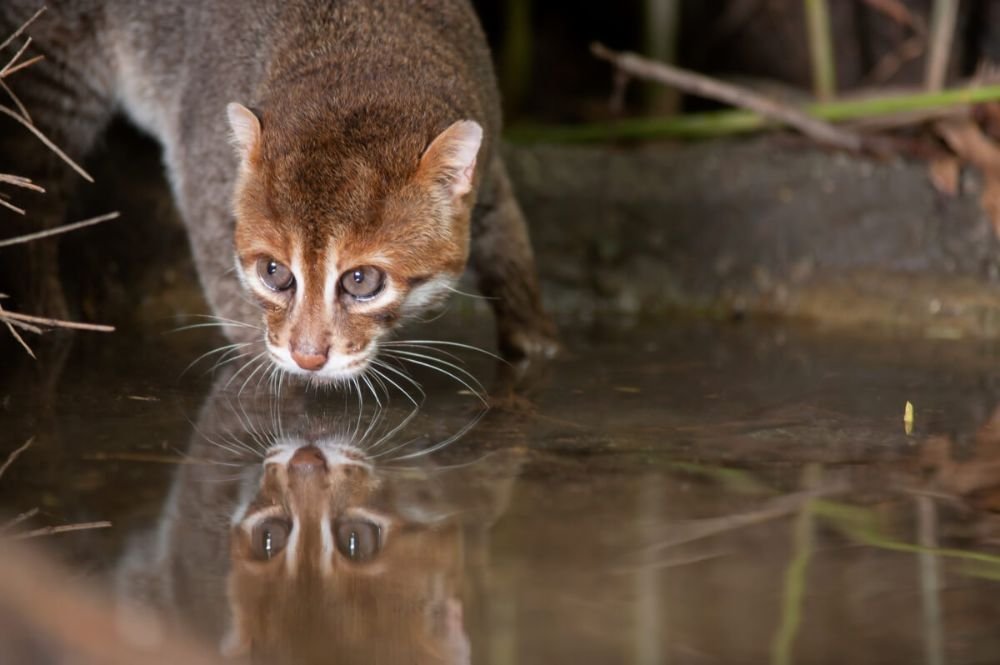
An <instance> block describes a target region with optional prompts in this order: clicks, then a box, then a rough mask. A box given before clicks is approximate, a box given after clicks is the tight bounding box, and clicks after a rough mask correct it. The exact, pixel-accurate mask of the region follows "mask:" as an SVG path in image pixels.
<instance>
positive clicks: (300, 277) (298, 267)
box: [288, 238, 307, 303]
mask: <svg viewBox="0 0 1000 665" xmlns="http://www.w3.org/2000/svg"><path fill="white" fill-rule="evenodd" d="M293 242H294V244H295V246H294V247H292V265H290V266H288V267H289V268H290V269H291V271H292V274H293V275H294V276H295V302H297V303H301V302H302V298H303V294H305V292H306V288H307V285H306V274H305V272H304V271H303V270H302V268H303V267H304V266H305V258H304V256H303V253H302V245H301V244H300V243H299V241H298V238H295V239H294V241H293Z"/></svg>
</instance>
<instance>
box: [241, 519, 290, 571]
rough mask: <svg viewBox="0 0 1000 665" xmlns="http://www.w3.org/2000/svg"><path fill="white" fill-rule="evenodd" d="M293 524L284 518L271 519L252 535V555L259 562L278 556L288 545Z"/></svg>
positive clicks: (265, 521) (264, 521)
mask: <svg viewBox="0 0 1000 665" xmlns="http://www.w3.org/2000/svg"><path fill="white" fill-rule="evenodd" d="M291 530H292V523H291V522H289V521H288V520H287V519H285V518H284V517H269V518H267V519H266V520H263V521H262V522H260V523H259V524H258V525H257V526H255V527H254V528H253V531H252V532H251V533H250V553H251V554H253V558H255V559H257V560H258V561H267V560H268V559H270V558H272V557H275V556H277V555H278V554H279V553H280V552H281V550H283V549H285V545H287V544H288V534H289V533H290V532H291Z"/></svg>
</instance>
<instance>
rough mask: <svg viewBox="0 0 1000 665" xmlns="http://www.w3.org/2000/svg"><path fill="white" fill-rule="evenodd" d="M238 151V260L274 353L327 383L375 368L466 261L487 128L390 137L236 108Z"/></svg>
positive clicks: (465, 123) (232, 117)
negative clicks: (385, 344) (367, 138)
mask: <svg viewBox="0 0 1000 665" xmlns="http://www.w3.org/2000/svg"><path fill="white" fill-rule="evenodd" d="M228 114H229V121H230V125H231V127H232V130H233V138H234V143H235V145H236V148H237V152H238V154H239V158H240V173H239V180H238V184H237V186H236V191H235V198H234V212H235V216H236V239H235V242H236V269H237V272H238V274H239V276H240V279H241V281H242V282H243V284H244V286H245V287H246V289H247V291H248V292H249V294H250V295H251V296H252V297H253V298H254V299H255V300H256V301H257V302H258V303H259V304H260V306H261V308H262V310H263V318H264V322H265V324H266V339H265V341H266V345H267V350H268V352H269V354H270V356H271V359H272V360H273V361H274V362H275V363H276V364H277V365H278V366H279V367H281V368H282V369H283V370H285V371H287V372H290V373H293V374H299V375H306V376H308V377H311V378H315V379H318V380H323V381H337V380H344V379H349V378H351V377H354V376H356V375H358V374H360V373H361V372H363V371H364V370H365V368H367V366H368V365H369V363H370V362H371V361H372V359H373V358H374V357H375V355H376V353H377V351H378V345H379V341H380V340H381V339H383V338H385V337H386V335H388V334H389V332H390V331H391V330H392V329H393V328H394V327H395V326H396V325H397V324H398V323H399V322H400V321H402V320H405V319H406V318H408V317H412V316H414V315H417V314H419V313H421V312H424V311H426V310H427V309H428V308H430V307H432V306H434V305H436V304H439V303H440V302H441V301H443V299H444V298H445V297H446V296H447V295H448V291H449V289H450V287H451V285H452V284H453V283H454V282H455V281H456V280H457V279H458V277H459V276H460V275H461V273H462V271H463V270H464V268H465V263H466V260H467V257H468V252H469V216H470V213H471V206H472V198H473V192H474V189H475V186H476V183H477V181H478V177H477V171H476V155H477V153H478V151H479V147H480V144H481V141H482V136H483V132H482V128H481V127H480V126H479V124H478V123H476V122H474V121H471V120H459V121H457V122H455V123H454V124H452V125H451V126H450V127H448V128H446V129H444V131H442V132H441V133H440V134H439V135H438V136H437V137H436V138H434V137H431V139H432V140H428V139H427V138H421V137H416V136H413V135H411V134H407V133H406V132H404V131H402V130H401V131H400V136H399V139H398V142H397V143H396V144H395V145H392V146H389V147H387V146H386V142H387V141H386V140H385V137H384V136H383V137H380V138H381V140H380V141H379V142H378V144H377V145H366V144H365V142H364V140H363V139H360V140H359V139H358V138H357V137H356V136H350V135H346V134H343V133H336V132H332V131H326V130H325V129H324V128H323V127H322V126H316V125H315V124H312V125H311V124H310V123H309V122H308V120H299V121H298V122H297V123H296V122H288V121H284V122H282V121H280V120H279V119H274V120H275V121H274V123H273V126H272V123H271V122H270V119H269V117H268V116H267V114H266V113H263V114H261V115H259V116H258V114H256V113H254V112H252V111H250V110H249V109H247V108H246V107H244V106H241V105H239V104H230V105H229V107H228Z"/></svg>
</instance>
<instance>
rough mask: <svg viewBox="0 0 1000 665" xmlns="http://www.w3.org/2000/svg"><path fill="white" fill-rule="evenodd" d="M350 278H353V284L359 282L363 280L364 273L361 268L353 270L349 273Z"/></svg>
mask: <svg viewBox="0 0 1000 665" xmlns="http://www.w3.org/2000/svg"><path fill="white" fill-rule="evenodd" d="M351 278H352V279H354V283H355V284H360V283H361V282H363V281H365V273H364V272H362V271H361V270H355V271H354V273H353V274H352V275H351Z"/></svg>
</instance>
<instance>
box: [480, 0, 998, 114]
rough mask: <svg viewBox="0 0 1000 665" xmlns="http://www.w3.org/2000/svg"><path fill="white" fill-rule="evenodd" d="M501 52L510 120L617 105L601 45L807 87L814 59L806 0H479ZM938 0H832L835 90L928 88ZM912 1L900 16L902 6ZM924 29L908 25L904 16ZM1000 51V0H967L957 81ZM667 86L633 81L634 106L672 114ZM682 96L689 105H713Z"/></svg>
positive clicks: (956, 45) (722, 73)
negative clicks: (651, 87)
mask: <svg viewBox="0 0 1000 665" xmlns="http://www.w3.org/2000/svg"><path fill="white" fill-rule="evenodd" d="M474 4H475V5H476V8H477V9H478V10H479V13H480V16H481V17H482V21H483V24H484V26H485V28H486V31H487V34H488V36H489V39H490V43H491V46H492V47H493V50H494V53H495V54H496V60H497V67H498V71H499V74H500V78H501V83H502V87H503V90H504V96H505V104H506V106H507V108H506V111H507V117H508V121H509V123H512V124H513V123H517V122H519V121H525V120H529V119H530V120H533V121H534V120H540V121H547V122H572V121H580V120H595V119H601V118H602V117H604V116H606V115H607V113H608V110H607V108H608V104H607V100H608V98H609V94H610V91H611V79H612V77H611V74H610V68H609V67H608V65H607V64H606V63H602V62H599V61H597V60H596V59H594V58H593V57H592V56H591V55H590V52H589V48H588V47H589V44H590V42H592V41H595V40H596V41H601V42H603V43H604V44H606V45H607V46H609V47H611V48H614V49H619V50H632V51H637V52H640V53H643V54H646V55H649V56H651V57H654V58H657V59H660V60H667V61H671V62H674V63H676V64H679V65H680V66H682V67H686V68H689V69H694V70H697V71H700V72H704V73H707V74H711V75H713V76H719V77H722V78H736V79H741V80H748V79H749V80H750V81H751V82H752V81H753V80H758V81H760V82H763V81H765V80H766V81H768V82H771V83H778V84H784V85H786V86H790V87H792V88H798V89H801V90H802V91H803V92H806V91H808V90H809V89H810V86H811V80H810V60H809V46H808V37H807V32H806V28H805V24H806V21H805V9H804V3H803V1H802V0H619V1H617V2H579V1H576V0H544V2H542V1H541V0H474ZM933 5H934V0H833V1H832V2H829V3H828V7H829V12H830V23H831V27H832V32H833V38H834V50H835V58H836V71H837V87H838V90H839V91H841V92H849V91H852V90H857V89H859V88H865V87H883V86H918V85H920V84H921V83H922V81H923V75H924V67H925V55H926V50H927V49H926V41H927V40H926V34H924V35H923V37H922V36H921V34H920V31H921V29H923V30H926V28H927V23H928V21H929V20H930V16H931V13H932V9H933ZM900 8H902V10H903V11H902V12H901V11H900ZM907 12H908V13H909V15H910V17H912V18H913V19H915V21H916V25H908V24H907V21H906V19H905V18H904V19H902V20H901V17H905V16H906V13H907ZM998 59H1000V2H997V1H996V0H965V1H963V2H961V3H960V4H959V16H958V28H957V33H956V34H955V36H954V41H953V50H952V57H951V59H950V64H949V77H950V78H951V79H953V80H954V79H957V78H963V77H967V76H970V75H972V74H973V73H974V72H975V70H976V68H977V66H978V64H979V63H980V62H982V61H996V60H998ZM657 97H660V96H659V95H658V94H655V93H654V94H650V93H649V92H648V91H645V92H644V90H643V88H642V87H640V86H633V87H632V89H631V90H630V94H629V104H628V106H627V109H626V111H627V112H629V113H632V114H636V113H647V112H660V113H662V112H664V111H671V110H675V109H673V108H671V106H672V104H671V100H670V97H669V95H668V96H667V100H666V103H664V102H663V100H662V98H660V99H657ZM707 106H708V105H707V104H706V103H705V102H703V101H700V100H683V103H682V105H681V108H683V109H684V110H695V109H703V108H706V107H707Z"/></svg>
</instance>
